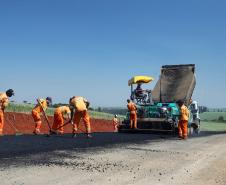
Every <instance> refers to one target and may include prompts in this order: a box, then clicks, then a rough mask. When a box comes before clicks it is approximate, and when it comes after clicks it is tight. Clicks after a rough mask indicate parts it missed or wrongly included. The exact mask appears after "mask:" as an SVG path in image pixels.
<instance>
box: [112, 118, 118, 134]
mask: <svg viewBox="0 0 226 185" xmlns="http://www.w3.org/2000/svg"><path fill="white" fill-rule="evenodd" d="M113 126H114V129H115V130H114V131H115V132H117V131H118V118H113Z"/></svg>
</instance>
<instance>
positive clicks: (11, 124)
mask: <svg viewBox="0 0 226 185" xmlns="http://www.w3.org/2000/svg"><path fill="white" fill-rule="evenodd" d="M13 121H14V122H15V116H14V115H13ZM8 123H9V125H10V126H11V127H12V128H13V129H14V131H15V135H16V136H21V135H23V133H22V132H20V131H19V130H18V129H17V128H16V127H15V126H14V124H13V122H11V120H10V119H8Z"/></svg>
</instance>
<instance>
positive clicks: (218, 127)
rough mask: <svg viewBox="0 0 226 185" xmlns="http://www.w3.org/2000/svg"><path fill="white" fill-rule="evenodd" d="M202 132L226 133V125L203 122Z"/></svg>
mask: <svg viewBox="0 0 226 185" xmlns="http://www.w3.org/2000/svg"><path fill="white" fill-rule="evenodd" d="M201 130H202V131H225V132H226V123H216V122H204V121H201Z"/></svg>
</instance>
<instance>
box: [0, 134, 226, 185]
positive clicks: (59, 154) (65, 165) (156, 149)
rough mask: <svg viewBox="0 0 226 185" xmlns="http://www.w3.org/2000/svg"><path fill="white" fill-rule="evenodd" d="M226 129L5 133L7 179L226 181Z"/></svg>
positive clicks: (2, 156) (1, 141)
mask: <svg viewBox="0 0 226 185" xmlns="http://www.w3.org/2000/svg"><path fill="white" fill-rule="evenodd" d="M225 143H226V134H225V133H218V132H203V133H202V134H201V135H200V136H199V137H192V138H190V139H188V140H187V141H180V140H178V139H177V138H174V137H171V136H170V135H153V134H118V133H97V134H94V137H93V138H92V139H87V138H86V137H85V136H84V135H79V136H78V137H77V138H71V136H70V135H65V136H53V137H50V138H47V137H44V136H29V135H25V136H5V137H1V138H0V147H1V152H0V160H1V163H0V179H1V184H3V185H9V184H10V185H12V184H15V185H19V184H21V185H22V184H23V185H30V184H46V185H51V184H65V185H70V184H73V185H74V184H93V185H96V184H98V185H99V184H109V185H110V184H112V185H113V184H117V185H124V184H126V185H128V184H138V185H141V184H142V185H143V184H164V185H167V184H178V185H181V184H187V185H191V184H205V185H207V184H210V185H212V184H222V185H225V184H226V178H225V177H226V147H225Z"/></svg>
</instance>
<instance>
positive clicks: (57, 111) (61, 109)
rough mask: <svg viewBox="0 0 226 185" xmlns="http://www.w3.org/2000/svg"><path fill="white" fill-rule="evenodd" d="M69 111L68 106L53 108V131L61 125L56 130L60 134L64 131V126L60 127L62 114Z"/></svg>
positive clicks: (62, 122) (62, 121) (66, 113)
mask: <svg viewBox="0 0 226 185" xmlns="http://www.w3.org/2000/svg"><path fill="white" fill-rule="evenodd" d="M70 113H71V110H70V108H69V107H68V106H61V107H58V108H56V109H55V112H54V121H53V126H52V129H53V131H55V132H57V128H59V127H61V128H59V129H58V131H59V133H61V134H63V133H64V128H63V127H62V126H63V124H64V115H68V114H70Z"/></svg>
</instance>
